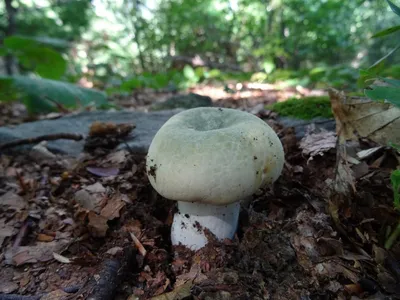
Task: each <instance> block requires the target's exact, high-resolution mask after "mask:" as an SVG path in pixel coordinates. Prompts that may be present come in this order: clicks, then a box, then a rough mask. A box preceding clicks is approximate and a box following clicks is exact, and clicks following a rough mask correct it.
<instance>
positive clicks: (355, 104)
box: [329, 89, 400, 145]
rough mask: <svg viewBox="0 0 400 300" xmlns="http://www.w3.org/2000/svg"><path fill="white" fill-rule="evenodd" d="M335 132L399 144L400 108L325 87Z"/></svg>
mask: <svg viewBox="0 0 400 300" xmlns="http://www.w3.org/2000/svg"><path fill="white" fill-rule="evenodd" d="M329 96H330V99H331V104H332V111H333V114H334V116H335V120H336V132H337V134H338V135H341V136H342V137H343V139H345V140H358V138H359V137H363V138H368V139H370V140H372V141H374V142H376V143H379V144H381V145H388V144H389V143H390V142H392V143H395V144H399V143H400V130H398V129H399V128H400V109H399V108H398V107H396V106H394V105H392V104H388V103H379V102H374V101H372V100H370V99H368V98H352V97H346V95H345V94H344V93H343V92H339V91H337V90H335V89H330V90H329Z"/></svg>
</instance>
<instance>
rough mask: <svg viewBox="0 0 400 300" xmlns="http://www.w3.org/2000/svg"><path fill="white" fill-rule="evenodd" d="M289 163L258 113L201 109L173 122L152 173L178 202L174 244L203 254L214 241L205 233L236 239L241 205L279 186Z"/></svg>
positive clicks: (159, 136)
mask: <svg viewBox="0 0 400 300" xmlns="http://www.w3.org/2000/svg"><path fill="white" fill-rule="evenodd" d="M283 163H284V152H283V147H282V144H281V142H280V140H279V138H278V136H277V135H276V133H275V132H274V131H273V129H272V128H271V127H270V126H268V124H267V123H265V122H264V121H263V120H261V119H260V118H258V117H256V116H254V115H252V114H249V113H247V112H243V111H239V110H235V109H227V108H216V107H199V108H194V109H189V110H185V111H182V112H180V113H178V114H176V115H174V116H173V117H171V118H170V119H169V120H168V121H167V122H166V123H165V124H164V125H163V126H162V127H161V128H160V130H159V131H158V132H157V133H156V135H155V136H154V138H153V140H152V142H151V145H150V147H149V151H148V154H147V160H146V169H147V174H148V177H149V181H150V183H151V185H152V186H153V187H154V189H155V190H156V191H157V192H158V193H159V194H160V195H161V196H163V197H164V198H167V199H170V200H175V201H178V205H177V206H178V212H177V213H175V215H174V221H173V224H172V228H171V241H172V244H173V245H178V244H183V245H185V246H187V247H188V248H190V249H192V250H198V249H200V248H202V247H204V246H205V245H206V244H207V242H208V239H207V236H206V231H205V230H204V229H205V228H207V229H208V230H209V231H210V232H211V233H213V234H214V236H215V237H216V238H217V239H218V240H223V239H225V238H228V239H232V238H233V237H234V234H235V232H236V228H237V223H238V218H239V210H240V200H243V199H245V198H246V197H249V196H251V195H252V194H253V193H254V192H256V191H257V190H258V189H259V188H260V187H262V186H263V185H266V184H270V183H272V182H274V181H275V180H276V179H277V178H278V177H279V176H280V174H281V172H282V168H283Z"/></svg>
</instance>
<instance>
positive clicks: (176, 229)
mask: <svg viewBox="0 0 400 300" xmlns="http://www.w3.org/2000/svg"><path fill="white" fill-rule="evenodd" d="M178 210H179V211H178V212H177V213H176V214H175V216H174V222H173V223H172V228H171V241H172V244H173V245H179V244H182V245H185V246H186V247H188V248H190V249H192V250H198V249H200V248H202V247H204V246H205V245H206V244H207V243H208V240H207V237H206V235H205V234H204V230H203V229H204V228H207V229H208V230H210V231H211V232H212V233H213V234H214V235H215V236H216V238H217V239H218V240H220V241H222V240H224V239H226V238H228V239H232V238H233V237H234V235H235V232H236V228H237V224H238V219H239V211H240V203H239V202H234V203H231V204H227V205H213V204H204V203H196V202H194V203H192V202H183V201H179V202H178Z"/></svg>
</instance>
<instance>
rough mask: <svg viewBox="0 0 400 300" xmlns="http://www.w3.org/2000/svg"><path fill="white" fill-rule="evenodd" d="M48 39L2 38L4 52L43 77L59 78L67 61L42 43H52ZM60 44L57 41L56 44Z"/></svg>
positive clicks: (52, 42) (64, 69)
mask: <svg viewBox="0 0 400 300" xmlns="http://www.w3.org/2000/svg"><path fill="white" fill-rule="evenodd" d="M54 43H55V42H54V41H51V40H49V39H44V40H41V39H36V38H29V37H22V36H10V37H7V38H5V39H4V43H3V44H4V48H3V49H4V50H5V51H4V53H3V54H6V53H9V54H12V55H13V56H15V57H16V58H18V61H19V63H20V64H21V65H22V66H23V67H24V68H25V69H26V70H29V71H33V72H35V73H37V74H38V75H40V76H41V77H44V78H49V79H60V78H61V76H63V75H64V73H65V71H66V68H67V62H66V61H65V59H64V58H63V57H62V55H61V54H60V53H58V52H57V51H55V50H53V49H51V48H48V47H46V46H44V45H54ZM59 45H60V44H59V43H57V46H59Z"/></svg>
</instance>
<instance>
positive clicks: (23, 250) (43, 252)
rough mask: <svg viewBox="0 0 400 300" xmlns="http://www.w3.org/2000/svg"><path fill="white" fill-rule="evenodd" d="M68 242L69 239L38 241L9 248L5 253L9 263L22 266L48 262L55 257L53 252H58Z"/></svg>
mask: <svg viewBox="0 0 400 300" xmlns="http://www.w3.org/2000/svg"><path fill="white" fill-rule="evenodd" d="M67 244H68V240H58V241H53V242H49V243H45V242H38V243H36V245H34V246H22V247H18V248H17V249H12V248H10V249H8V250H7V251H6V253H5V259H6V263H7V264H12V265H16V266H20V265H23V264H29V263H36V262H46V261H49V260H51V259H53V252H58V251H59V250H60V249H62V248H63V247H65V246H66V245H67Z"/></svg>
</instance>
